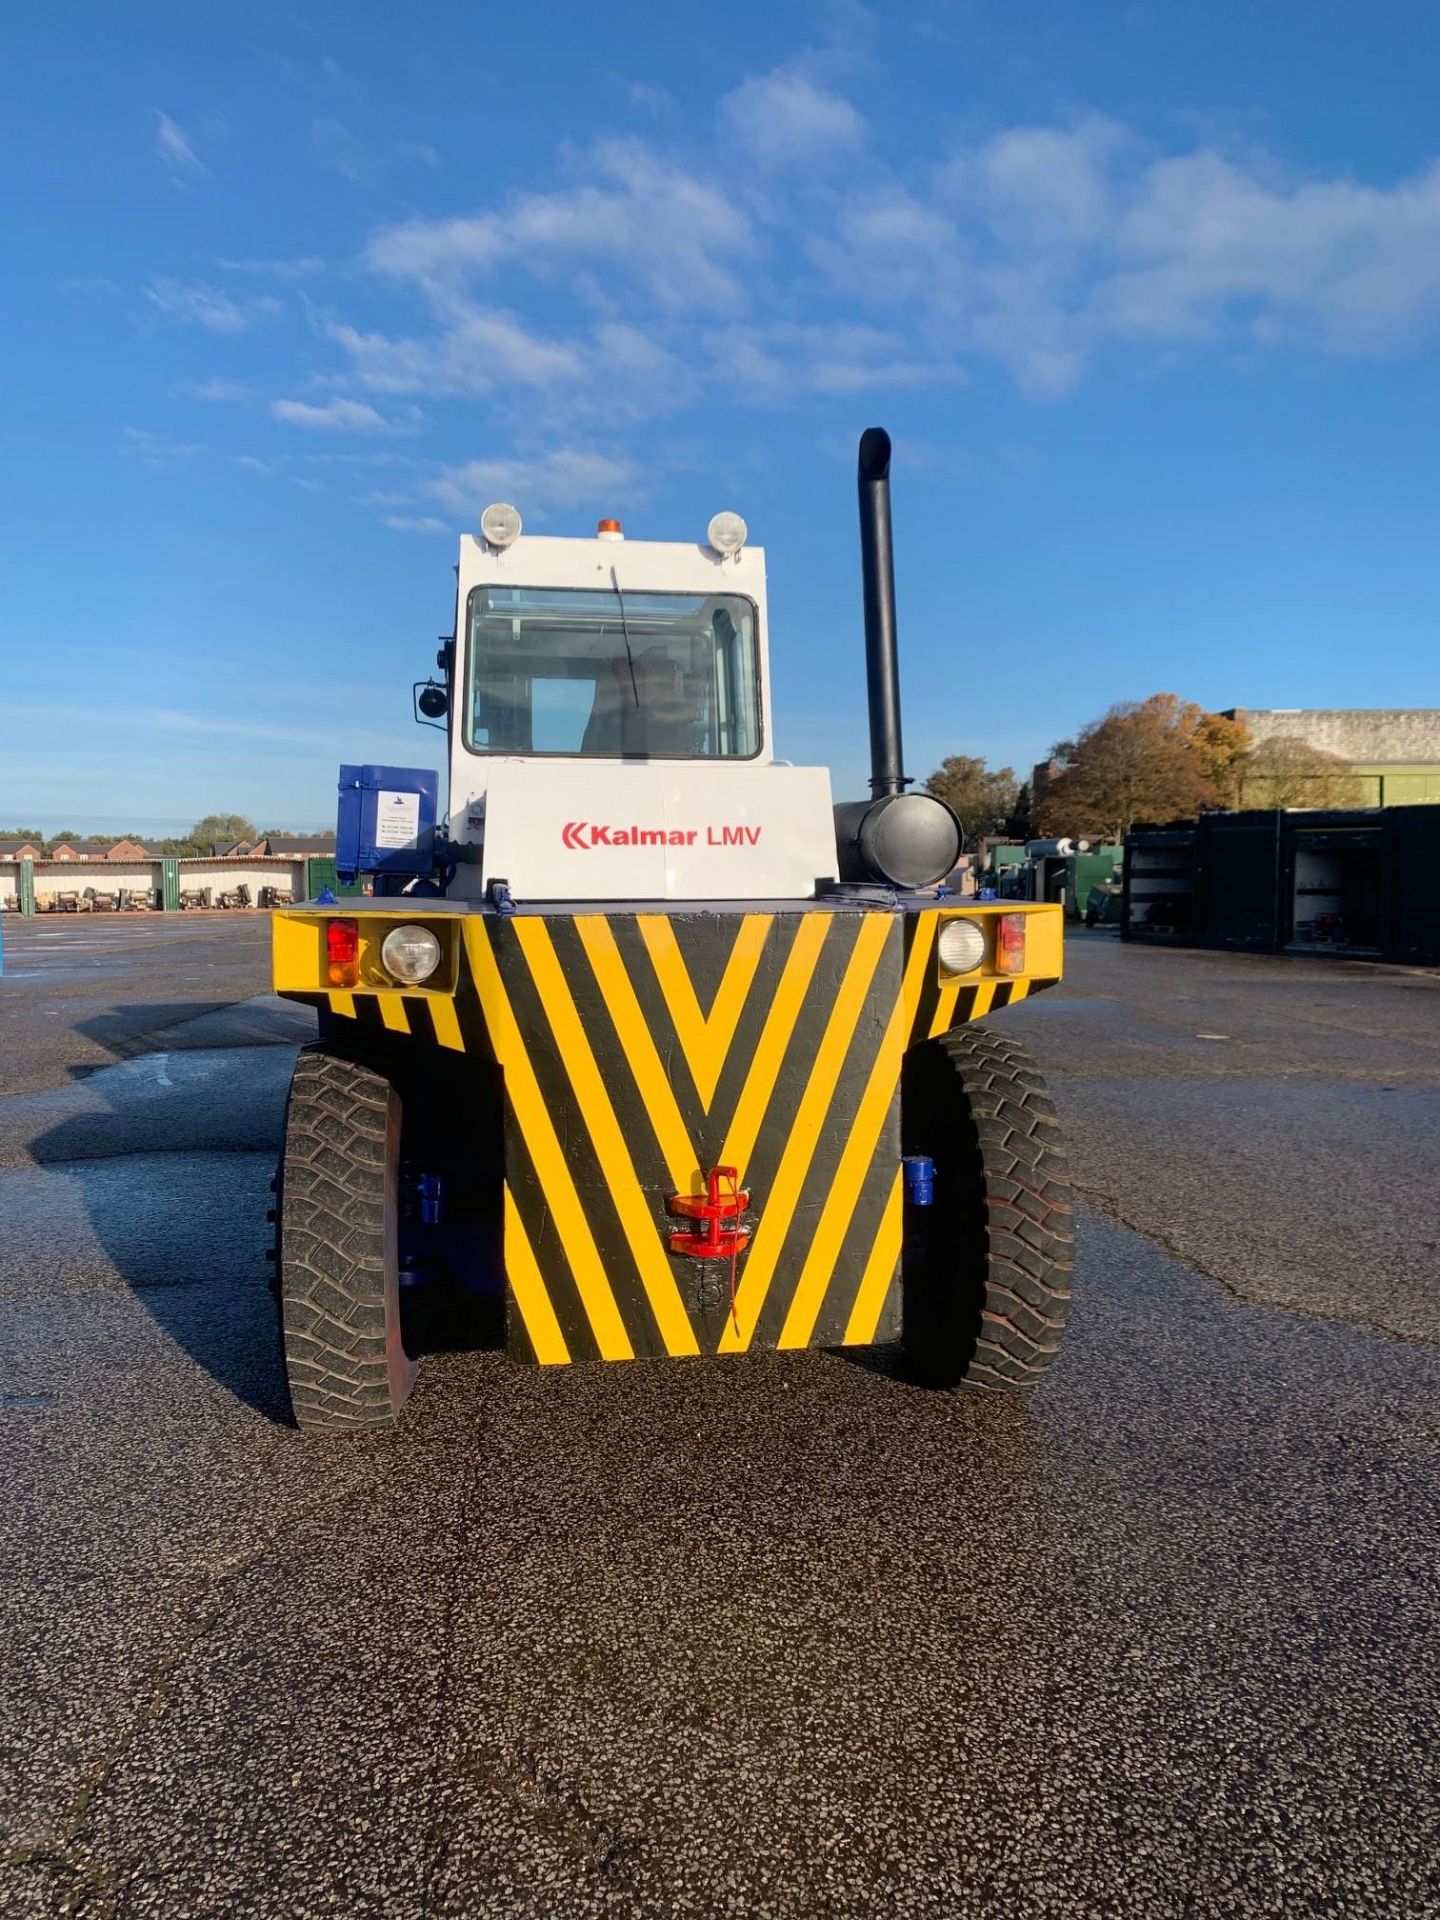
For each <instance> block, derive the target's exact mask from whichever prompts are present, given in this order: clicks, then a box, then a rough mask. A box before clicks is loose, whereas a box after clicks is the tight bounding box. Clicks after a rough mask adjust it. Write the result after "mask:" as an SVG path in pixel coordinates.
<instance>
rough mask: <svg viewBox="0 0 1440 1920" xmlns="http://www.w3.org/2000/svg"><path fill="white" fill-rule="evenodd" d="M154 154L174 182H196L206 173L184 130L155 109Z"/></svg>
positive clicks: (166, 115)
mask: <svg viewBox="0 0 1440 1920" xmlns="http://www.w3.org/2000/svg"><path fill="white" fill-rule="evenodd" d="M154 111H155V152H156V153H157V155H158V156H159V158H160V159H161V160H162V161H163V162H164V164H165V165H166V166H167V167H168V168H169V169H170V172H171V174H172V175H173V176H174V178H175V179H176V180H180V181H191V180H198V179H199V178H200V176H201V174H203V173H205V172H207V171H208V169H207V168H206V165H205V162H204V161H203V160H202V159H201V158H200V156H199V154H198V153H197V152H196V151H195V147H194V143H193V141H192V140H191V137H190V135H189V134H188V133H186V131H185V129H184V128H183V127H181V126H179V125H177V124H176V122H175V121H173V120H172V119H171V118H170V116H169V114H168V113H162V112H161V111H160V109H159V108H158V107H156V108H155V110H154Z"/></svg>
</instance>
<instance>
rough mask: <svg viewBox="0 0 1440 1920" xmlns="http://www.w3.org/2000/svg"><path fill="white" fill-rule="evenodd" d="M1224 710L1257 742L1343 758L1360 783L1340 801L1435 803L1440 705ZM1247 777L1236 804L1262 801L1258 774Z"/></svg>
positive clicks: (1439, 792)
mask: <svg viewBox="0 0 1440 1920" xmlns="http://www.w3.org/2000/svg"><path fill="white" fill-rule="evenodd" d="M1225 717H1226V718H1227V719H1229V720H1239V721H1241V722H1243V724H1244V725H1245V726H1246V727H1247V728H1248V729H1249V732H1250V737H1251V740H1252V741H1253V743H1254V745H1255V746H1257V747H1259V746H1262V745H1264V744H1265V743H1267V742H1270V741H1277V742H1278V741H1293V742H1298V743H1303V744H1304V745H1306V746H1310V747H1316V748H1318V749H1319V750H1320V752H1322V753H1328V754H1332V755H1334V757H1335V758H1336V759H1337V760H1343V761H1346V762H1347V763H1348V764H1349V766H1350V768H1351V770H1352V772H1353V773H1354V775H1355V778H1356V780H1357V781H1358V783H1359V788H1360V790H1359V792H1358V793H1356V794H1355V795H1353V797H1347V801H1346V804H1352V805H1358V806H1365V807H1410V806H1416V805H1418V804H1423V803H1425V802H1434V803H1436V804H1440V707H1269V708H1264V707H1227V708H1226V709H1225ZM1253 784H1254V791H1253V792H1251V791H1247V792H1246V793H1245V794H1243V795H1242V796H1241V798H1240V802H1239V804H1240V805H1241V806H1242V807H1244V806H1249V807H1255V806H1262V807H1263V806H1265V805H1267V804H1268V802H1267V798H1266V795H1265V793H1264V792H1263V791H1262V789H1263V787H1264V785H1265V776H1264V775H1263V774H1261V775H1258V776H1257V777H1256V779H1255V781H1254V783H1253ZM1317 799H1318V803H1319V804H1320V805H1326V804H1329V802H1327V800H1326V799H1325V798H1324V797H1323V796H1317Z"/></svg>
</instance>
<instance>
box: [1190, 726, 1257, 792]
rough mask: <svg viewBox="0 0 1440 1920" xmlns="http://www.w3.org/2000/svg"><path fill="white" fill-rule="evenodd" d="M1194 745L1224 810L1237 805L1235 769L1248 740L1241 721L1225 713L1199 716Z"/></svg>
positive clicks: (1246, 751)
mask: <svg viewBox="0 0 1440 1920" xmlns="http://www.w3.org/2000/svg"><path fill="white" fill-rule="evenodd" d="M1195 744H1196V745H1197V746H1198V748H1199V749H1200V764H1201V766H1202V767H1203V768H1204V769H1205V777H1206V779H1207V780H1208V781H1209V782H1210V784H1211V785H1212V786H1213V787H1214V789H1215V791H1216V793H1217V794H1218V795H1219V796H1220V800H1221V803H1222V804H1223V805H1224V806H1227V807H1237V806H1239V804H1240V798H1239V794H1240V776H1239V769H1240V766H1241V764H1242V762H1243V761H1244V758H1245V755H1246V754H1247V753H1248V752H1249V751H1250V748H1251V745H1252V741H1251V739H1250V729H1249V728H1248V727H1247V726H1246V724H1245V722H1244V721H1243V720H1232V719H1231V718H1230V716H1229V715H1228V714H1225V713H1202V714H1201V716H1200V718H1199V720H1198V721H1197V722H1196V725H1195Z"/></svg>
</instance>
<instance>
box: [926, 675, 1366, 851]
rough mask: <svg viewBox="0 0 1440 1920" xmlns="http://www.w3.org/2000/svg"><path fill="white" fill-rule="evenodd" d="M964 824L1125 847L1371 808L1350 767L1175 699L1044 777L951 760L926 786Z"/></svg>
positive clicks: (1105, 723)
mask: <svg viewBox="0 0 1440 1920" xmlns="http://www.w3.org/2000/svg"><path fill="white" fill-rule="evenodd" d="M925 787H926V791H927V792H929V793H933V794H935V795H937V796H938V797H939V798H940V799H942V800H946V801H948V802H949V804H950V805H951V806H952V807H953V808H954V809H955V812H956V813H957V814H958V815H959V818H960V824H961V826H962V827H963V828H964V829H965V836H966V838H967V840H974V839H978V838H979V837H981V836H982V835H991V836H993V835H997V834H999V835H1004V836H1005V837H1007V838H1012V839H1022V840H1023V839H1030V838H1031V837H1032V836H1040V837H1049V836H1052V835H1056V834H1062V833H1063V834H1077V835H1078V834H1084V835H1085V836H1087V837H1088V838H1090V839H1100V840H1105V841H1109V842H1111V843H1115V844H1118V843H1119V842H1120V841H1122V840H1123V839H1124V838H1125V835H1126V834H1127V833H1128V832H1129V830H1130V829H1131V827H1133V826H1136V825H1138V824H1140V823H1142V822H1147V821H1151V822H1153V821H1164V820H1185V819H1193V818H1194V817H1195V816H1196V815H1197V814H1198V813H1200V812H1202V811H1204V810H1205V809H1207V808H1212V807H1350V806H1360V805H1363V804H1364V798H1365V795H1364V787H1363V783H1362V782H1361V781H1360V780H1359V778H1358V777H1357V776H1356V774H1355V772H1354V770H1353V768H1352V767H1351V766H1350V764H1349V762H1348V761H1345V760H1342V759H1340V758H1339V757H1338V756H1337V755H1335V754H1332V753H1325V752H1323V751H1322V750H1321V749H1320V748H1318V747H1312V746H1310V745H1309V744H1308V743H1307V742H1305V741H1303V740H1274V739H1272V740H1262V741H1259V742H1258V743H1257V742H1256V741H1254V740H1253V739H1252V738H1251V735H1250V732H1249V729H1248V728H1247V727H1246V726H1245V725H1244V723H1243V722H1242V721H1239V720H1231V719H1229V718H1227V717H1226V715H1224V714H1223V713H1208V712H1207V711H1206V710H1205V708H1203V707H1201V706H1197V705H1196V704H1195V703H1194V702H1193V701H1189V700H1182V699H1180V697H1179V696H1178V695H1177V694H1173V693H1152V694H1151V695H1150V697H1149V699H1148V700H1125V701H1121V702H1120V703H1119V704H1118V705H1116V706H1113V707H1110V708H1109V709H1108V710H1107V711H1106V712H1105V713H1103V714H1101V715H1100V717H1099V719H1097V720H1092V721H1091V722H1090V723H1089V725H1088V726H1084V727H1082V728H1081V729H1080V731H1079V732H1078V733H1077V734H1076V736H1075V738H1074V739H1073V740H1060V741H1057V742H1056V744H1055V745H1054V746H1053V747H1052V748H1051V750H1050V757H1049V759H1048V760H1047V761H1046V762H1045V763H1044V764H1043V765H1042V766H1041V767H1039V768H1037V770H1036V778H1035V781H1034V782H1033V784H1032V782H1030V781H1021V780H1017V778H1016V776H1015V770H1014V768H1013V767H998V768H991V767H987V766H986V764H985V762H984V760H983V759H977V758H974V757H972V756H970V755H967V754H951V755H950V757H949V758H948V759H946V760H944V761H942V763H941V764H940V766H938V767H937V768H936V770H935V771H934V773H932V774H931V775H930V777H929V779H928V780H927V781H926V782H925Z"/></svg>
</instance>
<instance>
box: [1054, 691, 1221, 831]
mask: <svg viewBox="0 0 1440 1920" xmlns="http://www.w3.org/2000/svg"><path fill="white" fill-rule="evenodd" d="M1218 720H1221V716H1220V715H1218V714H1207V713H1206V711H1205V709H1204V708H1203V707H1200V706H1196V705H1195V704H1194V702H1192V701H1188V700H1181V699H1180V698H1179V696H1178V695H1176V694H1173V693H1152V694H1151V696H1150V698H1149V699H1148V700H1138V701H1137V700H1127V701H1122V702H1121V703H1120V704H1119V705H1118V706H1113V707H1111V708H1110V709H1109V711H1108V712H1107V713H1105V714H1102V716H1101V717H1100V719H1098V720H1092V721H1091V722H1090V724H1089V726H1087V727H1083V728H1082V729H1081V730H1080V732H1079V734H1078V735H1077V736H1076V738H1075V739H1074V740H1062V741H1060V743H1059V744H1058V745H1057V746H1056V747H1055V749H1054V754H1053V758H1052V765H1053V767H1054V771H1053V773H1052V774H1051V775H1050V777H1049V778H1048V779H1047V780H1046V781H1045V783H1044V786H1043V788H1042V789H1041V790H1040V791H1039V792H1037V794H1036V796H1035V805H1034V821H1035V828H1036V831H1037V832H1039V833H1042V834H1061V833H1065V834H1086V835H1088V836H1089V837H1090V838H1092V839H1093V838H1096V837H1100V838H1103V839H1105V840H1108V841H1112V842H1118V841H1121V840H1123V839H1124V838H1125V835H1126V834H1127V833H1128V832H1129V830H1130V828H1131V827H1133V826H1134V825H1135V823H1136V822H1137V821H1140V820H1175V819H1184V818H1192V817H1193V816H1194V815H1195V814H1197V813H1199V811H1200V810H1201V808H1202V807H1213V806H1218V805H1220V804H1221V802H1222V800H1223V799H1224V794H1223V792H1222V789H1221V786H1220V784H1219V782H1218V780H1217V777H1216V774H1217V769H1218V768H1219V767H1221V766H1222V765H1224V764H1226V763H1225V752H1226V749H1227V746H1228V744H1229V742H1228V739H1227V738H1226V736H1224V735H1223V732H1217V731H1216V729H1215V728H1214V726H1213V725H1212V723H1213V722H1215V721H1218ZM1231 724H1233V723H1231Z"/></svg>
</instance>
